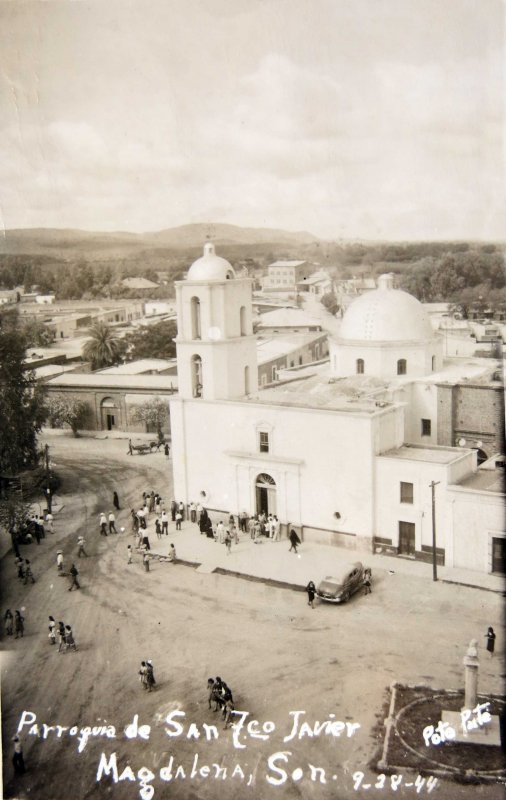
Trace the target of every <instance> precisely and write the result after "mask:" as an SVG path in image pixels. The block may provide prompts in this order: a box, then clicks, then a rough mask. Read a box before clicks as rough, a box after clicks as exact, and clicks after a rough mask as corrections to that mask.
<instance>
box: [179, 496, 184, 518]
mask: <svg viewBox="0 0 506 800" xmlns="http://www.w3.org/2000/svg"><path fill="white" fill-rule="evenodd" d="M178 509H179V513H180V514H181V521H182V522H184V503H183V501H182V500H181V502H180V503H179V506H178Z"/></svg>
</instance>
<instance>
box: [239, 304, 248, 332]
mask: <svg viewBox="0 0 506 800" xmlns="http://www.w3.org/2000/svg"><path fill="white" fill-rule="evenodd" d="M239 318H240V325H241V336H246V335H247V332H246V306H241V310H240V312H239Z"/></svg>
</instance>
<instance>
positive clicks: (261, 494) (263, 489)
mask: <svg viewBox="0 0 506 800" xmlns="http://www.w3.org/2000/svg"><path fill="white" fill-rule="evenodd" d="M255 489H256V513H257V514H276V513H277V510H276V481H275V480H274V478H271V476H270V475H267V473H266V472H262V473H261V474H260V475H257V478H256V481H255Z"/></svg>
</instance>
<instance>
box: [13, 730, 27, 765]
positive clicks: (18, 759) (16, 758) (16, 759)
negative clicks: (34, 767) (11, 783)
mask: <svg viewBox="0 0 506 800" xmlns="http://www.w3.org/2000/svg"><path fill="white" fill-rule="evenodd" d="M12 741H13V743H14V754H13V756H12V765H13V767H14V772H15V774H16V775H24V774H25V772H26V767H25V761H24V758H23V748H22V746H21V741H20V738H19V736H18V735H17V734H16V736H13V737H12Z"/></svg>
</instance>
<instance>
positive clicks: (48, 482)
mask: <svg viewBox="0 0 506 800" xmlns="http://www.w3.org/2000/svg"><path fill="white" fill-rule="evenodd" d="M44 465H45V468H46V500H47V510H48V511H49V513H50V514H51V513H52V508H51V507H52V502H53V498H52V496H51V474H50V471H49V445H48V444H46V445H44Z"/></svg>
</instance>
